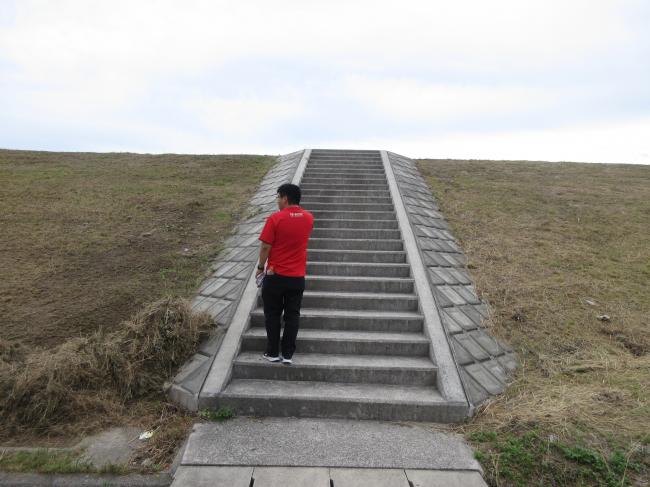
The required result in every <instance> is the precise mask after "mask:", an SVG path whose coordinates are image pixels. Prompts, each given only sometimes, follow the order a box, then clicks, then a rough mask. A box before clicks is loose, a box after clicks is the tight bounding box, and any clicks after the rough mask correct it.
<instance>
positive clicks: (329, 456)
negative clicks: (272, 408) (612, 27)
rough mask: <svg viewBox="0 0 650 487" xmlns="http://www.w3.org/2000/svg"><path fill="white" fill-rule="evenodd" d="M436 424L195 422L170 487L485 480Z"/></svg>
mask: <svg viewBox="0 0 650 487" xmlns="http://www.w3.org/2000/svg"><path fill="white" fill-rule="evenodd" d="M435 427H436V425H435V424H431V423H390V422H378V421H354V420H329V419H299V418H235V419H233V420H230V421H226V422H224V423H209V424H205V423H202V424H196V425H194V430H193V432H192V434H191V435H190V437H189V439H188V442H187V445H186V448H185V451H184V453H183V456H182V460H181V465H180V466H179V468H178V469H177V471H176V474H175V478H174V483H173V484H172V486H173V487H185V486H206V487H207V486H221V485H223V486H233V487H234V486H239V485H241V486H242V487H249V486H251V485H254V486H255V487H276V486H277V487H291V486H306V487H312V486H314V487H315V486H319V485H322V486H323V487H332V486H336V487H361V486H377V487H384V486H385V487H411V486H421V487H429V486H430V487H435V486H438V485H439V486H454V485H458V486H467V487H473V486H476V487H478V486H481V487H483V486H485V485H486V484H485V483H484V482H483V479H482V477H481V467H480V465H479V463H478V462H477V461H476V460H475V459H474V457H473V454H472V451H471V450H470V448H469V447H468V446H467V445H466V444H465V442H464V440H463V439H462V438H461V437H460V436H457V435H454V434H450V433H444V432H440V431H435V430H434V428H435Z"/></svg>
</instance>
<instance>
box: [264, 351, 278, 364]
mask: <svg viewBox="0 0 650 487" xmlns="http://www.w3.org/2000/svg"><path fill="white" fill-rule="evenodd" d="M262 357H264V358H265V359H266V360H268V361H269V362H279V361H280V360H281V358H280V357H271V356H270V355H267V354H266V353H265V354H264V355H262Z"/></svg>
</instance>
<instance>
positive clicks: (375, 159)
mask: <svg viewBox="0 0 650 487" xmlns="http://www.w3.org/2000/svg"><path fill="white" fill-rule="evenodd" d="M332 162H334V163H343V164H354V163H356V162H359V163H366V164H376V165H378V166H381V165H382V160H381V157H379V156H354V157H346V156H321V155H315V156H312V157H310V158H309V162H308V164H318V163H332Z"/></svg>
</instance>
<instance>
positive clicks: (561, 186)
mask: <svg viewBox="0 0 650 487" xmlns="http://www.w3.org/2000/svg"><path fill="white" fill-rule="evenodd" d="M419 166H420V169H421V170H422V172H423V174H424V175H425V177H426V178H427V180H428V182H429V183H430V185H431V187H432V189H433V191H434V194H435V195H436V196H437V198H438V200H439V204H440V206H441V208H442V210H443V212H444V213H445V215H446V216H447V218H448V219H449V222H450V224H451V226H452V229H453V232H454V233H455V235H456V237H457V238H458V239H459V240H460V242H461V244H462V246H463V248H464V250H465V252H466V254H467V256H468V261H469V267H470V271H471V273H472V275H473V276H474V278H475V280H476V284H477V288H478V290H479V292H480V293H481V295H482V297H483V298H484V299H486V300H487V301H488V302H489V303H490V305H491V308H492V312H493V313H492V316H491V320H490V321H491V326H492V329H493V332H494V333H495V334H496V335H498V336H500V337H501V338H503V339H504V340H506V341H507V342H509V343H510V344H511V345H513V346H514V348H515V349H516V350H517V352H518V353H519V356H520V359H521V361H522V365H521V368H520V369H519V371H518V373H517V375H516V380H515V382H514V384H513V385H512V387H510V389H509V390H508V391H507V392H506V394H504V395H503V396H501V397H499V398H497V399H496V400H494V401H493V402H492V403H491V404H489V405H488V406H487V407H486V408H485V409H484V410H483V411H482V412H481V413H480V414H479V415H478V416H477V417H476V418H475V419H474V420H473V421H472V423H470V424H469V425H468V426H467V428H466V429H467V431H470V432H475V431H479V430H494V431H500V432H502V431H509V432H517V431H526V430H530V429H533V428H534V429H540V428H541V430H543V431H545V432H547V433H549V434H553V435H557V436H558V437H559V438H563V439H565V440H567V441H584V442H586V443H587V444H590V445H594V446H596V447H598V448H605V449H607V448H610V449H611V448H615V447H616V448H623V449H625V450H627V451H629V450H630V449H633V448H634V444H635V442H640V443H647V442H648V441H650V428H649V425H650V397H649V395H648V390H650V354H649V351H650V340H649V338H648V331H649V326H648V325H650V292H648V283H649V282H650V167H646V166H627V165H588V164H572V163H562V164H554V163H531V162H495V161H449V160H422V161H420V162H419ZM602 315H608V316H609V318H610V319H609V320H608V321H604V320H602V319H599V318H598V317H599V316H601V317H602ZM501 485H508V484H507V483H502V484H501Z"/></svg>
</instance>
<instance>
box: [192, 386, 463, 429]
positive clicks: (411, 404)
mask: <svg viewBox="0 0 650 487" xmlns="http://www.w3.org/2000/svg"><path fill="white" fill-rule="evenodd" d="M218 405H219V407H221V406H229V407H232V408H233V409H234V410H235V411H236V412H237V413H238V414H241V415H252V416H291V417H315V418H349V419H359V420H361V419H369V420H379V421H427V422H452V421H461V420H463V419H464V418H465V415H466V413H467V406H466V405H461V404H459V405H456V404H449V403H448V402H447V401H445V399H444V398H443V397H442V396H441V395H440V393H439V392H438V391H437V390H436V389H435V388H434V387H432V386H424V387H422V386H406V385H385V384H382V385H378V384H346V383H332V382H305V381H268V380H234V381H232V382H231V383H230V384H229V385H228V386H227V387H226V389H225V391H224V394H223V395H222V396H221V397H219V399H218ZM205 406H206V407H210V405H209V403H208V402H207V401H206V403H205ZM216 406H217V404H216V400H215V405H214V406H213V407H216Z"/></svg>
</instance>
